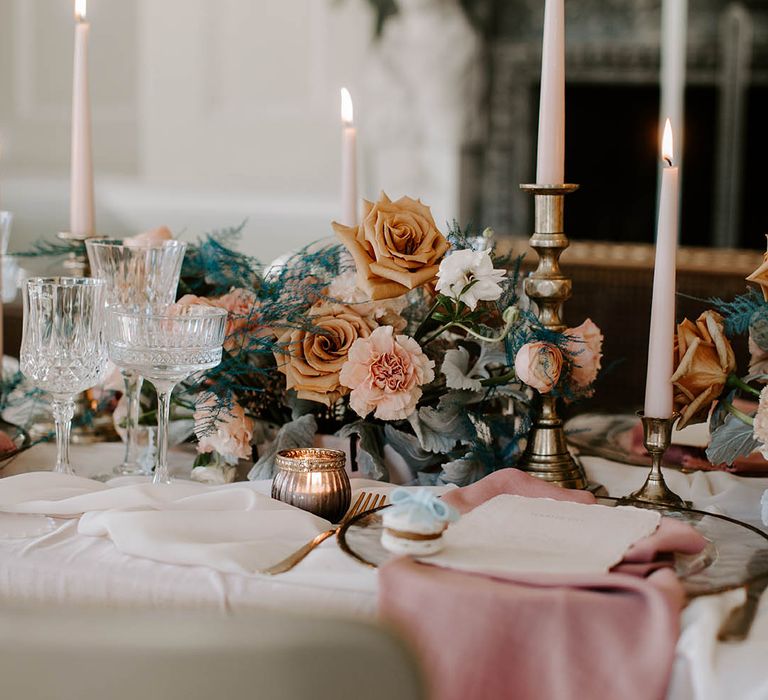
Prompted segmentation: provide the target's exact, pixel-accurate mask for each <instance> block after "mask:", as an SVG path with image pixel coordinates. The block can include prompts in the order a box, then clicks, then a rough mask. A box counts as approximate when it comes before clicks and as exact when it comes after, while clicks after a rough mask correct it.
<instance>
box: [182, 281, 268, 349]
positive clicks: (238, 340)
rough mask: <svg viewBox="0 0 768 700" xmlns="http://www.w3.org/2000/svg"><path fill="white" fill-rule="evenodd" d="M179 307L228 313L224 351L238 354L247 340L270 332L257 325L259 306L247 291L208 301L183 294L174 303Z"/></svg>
mask: <svg viewBox="0 0 768 700" xmlns="http://www.w3.org/2000/svg"><path fill="white" fill-rule="evenodd" d="M176 303H177V304H178V305H179V306H194V305H202V306H215V307H218V308H220V309H226V310H227V311H229V316H228V317H227V328H226V337H225V340H224V349H225V350H227V351H228V352H239V351H240V350H242V349H243V347H244V346H245V347H247V341H248V339H249V338H251V337H253V336H256V337H259V336H263V335H268V334H270V333H271V331H270V330H269V329H268V328H265V327H264V326H261V325H260V323H259V319H260V315H259V304H258V302H257V301H256V295H255V294H254V293H253V292H252V291H250V290H248V289H242V288H238V289H233V290H232V291H230V292H229V293H228V294H224V295H223V296H220V297H215V298H213V299H208V298H206V297H198V296H195V295H194V294H185V295H184V296H183V297H181V299H179V300H178V301H177V302H176Z"/></svg>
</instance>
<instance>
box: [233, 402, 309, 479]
mask: <svg viewBox="0 0 768 700" xmlns="http://www.w3.org/2000/svg"><path fill="white" fill-rule="evenodd" d="M316 432H317V421H316V420H315V417H314V416H312V415H306V416H302V417H301V418H297V419H296V420H292V421H291V422H290V423H286V424H285V425H284V426H283V427H282V428H280V430H278V431H277V434H276V435H275V439H274V441H273V442H272V444H271V445H270V446H269V448H268V449H267V451H266V452H265V453H264V454H263V455H262V456H261V457H260V458H259V461H258V462H256V464H254V465H253V468H252V469H251V471H249V472H248V478H249V479H250V480H251V481H255V480H256V479H271V478H272V475H273V473H274V470H275V456H276V455H277V453H278V452H280V450H290V449H292V448H295V447H306V446H307V445H311V444H312V442H313V441H314V439H315V433H316Z"/></svg>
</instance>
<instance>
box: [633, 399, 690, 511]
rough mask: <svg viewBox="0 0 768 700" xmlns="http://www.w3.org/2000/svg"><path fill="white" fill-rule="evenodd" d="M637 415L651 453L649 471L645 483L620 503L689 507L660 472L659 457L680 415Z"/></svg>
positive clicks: (662, 454)
mask: <svg viewBox="0 0 768 700" xmlns="http://www.w3.org/2000/svg"><path fill="white" fill-rule="evenodd" d="M637 415H638V416H640V420H641V421H642V422H643V445H645V449H646V450H647V451H648V454H649V455H651V471H650V472H649V473H648V478H647V479H646V480H645V483H644V484H643V485H642V487H641V488H639V489H638V490H637V491H635V492H634V493H631V494H629V496H627V497H626V498H622V499H621V502H622V503H628V502H634V501H639V502H640V503H637V504H636V505H642V504H643V503H646V504H653V505H659V506H671V507H673V508H690V507H691V504H690V503H688V502H687V501H684V500H683V499H682V498H680V496H678V495H677V494H676V493H675V492H674V491H672V490H671V489H670V488H669V486H667V484H666V482H665V481H664V474H662V472H661V459H662V457H663V456H664V453H665V452H666V451H667V449H668V448H669V445H670V443H671V442H672V428H673V426H674V424H675V421H677V419H678V418H679V417H680V416H679V414H677V413H675V414H673V415H672V417H671V418H652V417H651V416H646V415H645V414H644V413H643V412H642V411H638V412H637Z"/></svg>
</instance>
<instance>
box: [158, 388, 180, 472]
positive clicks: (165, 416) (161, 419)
mask: <svg viewBox="0 0 768 700" xmlns="http://www.w3.org/2000/svg"><path fill="white" fill-rule="evenodd" d="M152 383H153V384H154V385H155V389H156V390H157V460H156V461H155V477H154V479H152V483H153V484H170V483H171V475H170V473H169V472H168V422H169V421H170V417H171V394H172V393H173V387H174V386H176V382H171V381H163V380H155V381H153V382H152Z"/></svg>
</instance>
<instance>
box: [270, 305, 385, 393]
mask: <svg viewBox="0 0 768 700" xmlns="http://www.w3.org/2000/svg"><path fill="white" fill-rule="evenodd" d="M309 313H310V317H311V318H310V322H311V323H312V328H311V329H308V330H307V329H303V328H296V329H289V330H287V331H285V332H284V333H283V334H282V335H281V336H280V338H278V344H279V345H280V346H281V347H282V349H283V352H282V353H280V352H276V353H275V359H276V361H277V368H278V369H279V370H280V371H281V372H282V373H283V374H284V375H285V380H286V388H288V389H295V390H296V391H297V393H298V396H299V398H300V399H308V400H309V401H318V402H320V403H324V404H325V405H326V406H330V405H331V404H332V403H334V402H335V401H336V400H337V399H339V398H341V397H342V396H345V395H346V394H348V393H349V390H348V389H347V388H346V387H345V386H342V385H341V384H340V383H339V373H340V372H341V368H342V367H343V366H344V363H345V362H346V361H347V355H348V354H349V350H350V348H351V347H352V345H353V343H354V342H355V341H356V340H357V339H358V338H367V337H368V336H369V335H370V334H371V331H372V330H373V329H374V328H375V327H376V324H375V323H374V322H373V321H371V320H370V319H365V318H363V317H362V316H360V314H358V313H356V312H355V311H354V310H353V309H352V308H351V307H349V306H345V305H343V304H327V303H322V302H321V303H319V304H316V305H315V306H314V307H312V309H310V312H309Z"/></svg>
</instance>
